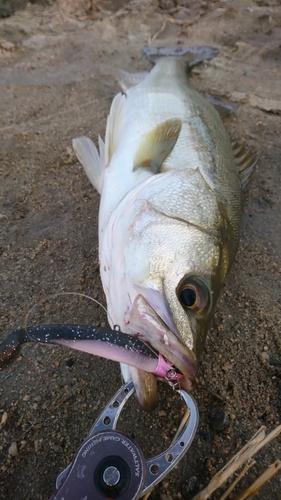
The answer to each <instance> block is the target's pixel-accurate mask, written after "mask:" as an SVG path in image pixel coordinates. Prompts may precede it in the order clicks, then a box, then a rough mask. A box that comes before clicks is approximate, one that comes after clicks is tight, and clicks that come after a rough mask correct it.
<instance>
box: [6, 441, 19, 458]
mask: <svg viewBox="0 0 281 500" xmlns="http://www.w3.org/2000/svg"><path fill="white" fill-rule="evenodd" d="M8 453H9V455H10V456H11V457H15V456H16V455H17V454H18V445H17V443H16V442H15V441H14V442H13V443H12V444H11V446H10V448H9V450H8Z"/></svg>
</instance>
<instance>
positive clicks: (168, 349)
mask: <svg viewBox="0 0 281 500" xmlns="http://www.w3.org/2000/svg"><path fill="white" fill-rule="evenodd" d="M138 288H140V287H138ZM153 292H154V293H156V294H159V296H158V299H159V297H161V300H162V301H163V295H162V294H160V292H157V291H153ZM144 293H145V292H144ZM144 293H139V294H138V295H137V296H136V297H135V300H134V302H133V304H132V307H131V309H130V325H129V329H130V332H128V333H134V334H138V335H140V336H141V337H142V339H143V340H144V341H145V342H147V343H149V344H150V345H151V346H152V347H153V348H154V349H156V350H157V351H158V352H159V353H160V354H161V355H162V356H163V357H164V358H165V360H166V361H168V362H169V363H170V364H171V366H172V367H173V368H174V369H175V370H174V371H175V373H176V377H175V379H176V381H177V382H179V386H180V388H182V389H184V390H186V391H191V390H192V389H193V388H194V387H195V385H196V382H197V379H196V373H197V360H196V356H195V354H194V352H193V351H192V350H191V349H190V348H189V347H187V346H186V345H185V344H184V343H183V341H182V339H181V336H180V334H179V332H178V330H177V328H176V326H175V323H174V321H173V319H172V316H171V313H170V314H167V309H168V308H169V306H168V304H165V303H164V302H163V304H164V307H163V310H164V313H163V314H161V310H160V308H159V307H155V304H152V302H153V300H150V297H149V294H146V297H144ZM158 303H159V300H158ZM164 318H165V319H164ZM167 318H169V319H168V320H167ZM167 323H169V324H167ZM166 375H167V376H166V377H165V376H164V377H163V376H162V377H163V378H166V379H167V380H168V379H169V376H168V373H167V374H166ZM137 396H138V395H137Z"/></svg>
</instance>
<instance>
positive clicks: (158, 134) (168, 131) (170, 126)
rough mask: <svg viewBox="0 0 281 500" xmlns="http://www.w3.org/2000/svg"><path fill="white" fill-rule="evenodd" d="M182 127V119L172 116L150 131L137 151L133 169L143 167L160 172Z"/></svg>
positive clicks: (156, 172) (155, 172)
mask: <svg viewBox="0 0 281 500" xmlns="http://www.w3.org/2000/svg"><path fill="white" fill-rule="evenodd" d="M181 127H182V121H181V120H179V119H178V118H171V119H169V120H166V121H164V122H162V123H160V124H159V125H157V126H156V127H155V128H154V129H153V130H151V131H150V132H148V133H147V134H146V135H145V136H144V137H143V139H142V141H141V143H140V146H139V148H138V150H137V152H136V156H135V159H134V167H133V170H136V169H137V168H140V167H142V168H148V169H150V170H151V171H152V172H153V173H154V174H158V173H159V172H160V169H161V166H162V165H163V163H164V161H165V160H166V158H167V157H168V156H169V154H170V153H171V152H172V150H173V149H174V147H175V144H176V142H177V140H178V137H179V134H180V131H181Z"/></svg>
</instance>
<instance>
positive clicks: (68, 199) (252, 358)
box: [0, 0, 281, 500]
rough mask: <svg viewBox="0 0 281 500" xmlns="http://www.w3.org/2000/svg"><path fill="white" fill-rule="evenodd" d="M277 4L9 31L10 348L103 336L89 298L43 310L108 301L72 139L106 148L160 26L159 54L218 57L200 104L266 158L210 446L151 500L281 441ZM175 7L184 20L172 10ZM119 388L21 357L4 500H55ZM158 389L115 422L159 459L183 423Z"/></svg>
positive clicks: (111, 378)
mask: <svg viewBox="0 0 281 500" xmlns="http://www.w3.org/2000/svg"><path fill="white" fill-rule="evenodd" d="M278 3H279V2H277V1H276V2H274V1H268V2H266V1H262V0H260V1H258V0H256V1H253V0H247V2H245V1H239V0H233V1H231V0H229V1H227V0H225V1H209V2H204V1H193V2H192V1H182V2H175V1H162V2H157V1H142V2H141V1H136V0H135V1H133V2H124V1H115V2H113V1H112V2H110V1H100V2H98V5H96V2H88V3H87V2H84V3H83V2H82V1H81V2H80V4H78V6H77V2H76V6H75V8H74V7H73V8H72V5H73V4H72V2H66V1H63V0H61V1H60V2H57V3H56V4H54V5H51V6H49V7H48V8H46V9H45V8H44V7H42V6H36V5H32V6H30V5H27V7H26V8H25V9H24V10H22V11H20V12H17V13H16V14H15V15H13V16H11V17H9V18H7V19H3V20H1V21H0V37H1V40H0V78H1V99H0V106H1V118H2V120H1V138H0V141H1V207H0V214H1V215H0V217H1V218H0V224H1V268H0V281H1V285H2V286H1V330H0V339H1V340H2V339H4V338H5V336H6V335H7V334H8V333H10V332H11V331H12V330H13V329H15V328H17V327H20V326H23V325H24V324H25V323H27V324H29V325H30V324H36V323H38V322H63V321H67V322H83V323H92V324H96V325H100V324H102V325H105V324H106V315H105V313H104V312H103V310H102V308H101V307H99V306H98V305H96V304H93V303H92V302H90V301H89V300H86V299H81V298H78V297H76V298H74V297H70V296H59V297H58V296H56V297H53V298H47V297H48V296H50V295H51V294H56V293H58V292H66V291H67V292H70V291H71V292H80V293H84V294H87V295H90V296H91V297H93V298H95V299H98V300H99V301H100V302H101V303H103V304H105V299H104V296H103V292H102V288H101V283H100V277H99V267H98V253H97V246H98V240H97V216H98V204H99V197H98V195H97V193H96V192H95V191H94V189H93V188H92V186H91V185H90V183H89V182H88V180H87V178H86V176H85V174H84V172H83V169H82V167H81V166H80V165H79V164H78V162H77V160H76V158H75V156H74V154H73V152H72V149H71V140H72V138H74V137H77V136H80V135H87V136H89V137H91V138H92V139H93V140H94V141H95V142H96V141H97V135H98V133H100V134H101V135H102V136H103V135H104V131H105V123H106V116H107V113H108V110H109V107H110V103H111V100H112V97H113V96H114V94H115V93H116V92H117V91H118V86H117V83H116V79H115V75H116V72H117V69H118V68H122V69H124V70H129V71H140V70H144V69H149V67H150V65H149V63H148V62H147V61H146V60H144V58H143V57H142V56H141V54H140V49H141V47H142V46H144V45H147V44H148V43H150V42H151V40H152V38H153V36H154V35H155V34H157V32H159V30H160V31H161V29H162V32H160V33H159V34H158V38H157V39H156V40H155V41H152V43H154V45H161V46H165V45H166V46H169V45H171V44H173V45H175V44H177V43H180V44H183V45H187V44H188V45H195V44H197V45H198V44H211V45H214V46H217V47H218V48H219V50H220V53H219V55H218V57H217V58H216V59H215V60H213V61H209V62H208V63H204V64H201V65H200V66H198V67H197V68H196V69H195V70H194V72H193V76H192V83H193V85H194V86H195V87H196V88H197V89H199V90H200V91H201V92H202V93H203V94H204V95H218V96H220V98H222V99H225V100H226V101H231V102H233V103H235V104H236V109H235V112H234V113H233V114H232V116H230V117H229V118H227V120H226V122H225V124H226V127H227V129H228V131H229V133H230V135H231V137H232V138H233V139H234V140H237V141H238V142H239V143H242V144H244V145H249V146H251V147H253V148H254V149H256V150H259V151H260V153H261V160H260V162H259V164H258V167H257V169H256V171H255V173H254V175H253V178H252V181H251V183H250V185H249V187H248V188H247V191H246V193H245V208H244V212H243V217H242V231H241V244H240V249H239V252H238V255H237V258H236V261H235V265H234V267H233V269H232V271H231V273H230V276H229V277H228V279H227V282H226V284H225V288H224V290H223V292H222V295H221V299H220V301H219V304H218V307H217V310H216V314H215V317H214V321H213V324H212V328H211V329H210V332H209V336H208V339H207V344H206V352H205V355H204V356H203V359H202V362H201V367H200V374H199V378H200V383H199V386H198V389H197V390H196V392H195V397H196V400H197V402H198V405H199V410H200V424H199V429H198V433H197V436H196V439H195V441H194V443H193V445H192V447H191V449H190V450H189V452H188V453H187V455H186V456H185V457H184V459H183V460H182V461H181V462H180V464H179V465H178V467H177V468H176V469H175V470H174V471H173V472H172V473H171V474H170V475H169V476H168V477H167V478H166V479H165V480H164V482H162V483H161V484H160V485H159V486H158V487H157V488H156V489H155V491H154V492H153V493H152V495H151V500H155V499H161V500H169V499H175V498H177V499H182V498H183V499H191V498H192V497H193V496H194V495H195V493H196V492H197V491H199V490H200V489H202V487H203V486H205V485H206V484H207V483H208V482H209V480H210V478H211V477H212V476H213V475H214V473H215V472H216V471H217V470H219V469H220V468H221V467H222V465H223V464H224V463H225V462H226V461H227V460H228V459H229V458H230V457H231V456H233V454H234V453H236V451H237V449H238V448H240V447H241V446H242V445H243V444H244V443H245V442H246V441H247V440H248V439H249V438H250V437H251V435H253V434H254V432H255V431H256V430H257V429H258V428H259V427H260V426H262V425H266V427H267V428H268V429H269V430H271V429H272V428H274V427H275V426H276V425H277V424H278V423H280V420H281V419H280V388H281V381H280V366H281V365H280V364H281V356H280V325H281V314H280V305H281V294H280V271H281V230H280V221H281V203H280V185H281V173H280V172H281V170H280V167H281V165H280V134H281V125H280V112H281V71H280V57H281V46H280V40H281V8H280V4H279V6H278ZM177 4H181V5H184V6H185V7H184V8H181V9H178V10H177V9H176V10H174V11H173V10H171V9H173V8H175V7H176V6H177ZM85 5H86V7H87V5H88V7H87V8H86V9H85ZM83 6H84V7H83ZM91 6H92V7H91ZM165 19H166V21H165ZM116 293H118V290H116ZM43 299H46V300H45V301H43V302H41V303H40V305H39V306H37V307H35V308H34V309H33V310H32V311H31V312H30V314H29V316H28V318H27V320H26V314H27V312H28V311H30V309H31V307H32V306H33V305H34V304H36V303H39V302H40V301H42V300H43ZM120 382H121V379H120V374H119V367H118V366H117V365H116V364H114V363H112V362H109V361H105V360H101V359H98V358H92V357H91V356H89V355H87V354H82V353H77V352H74V351H70V350H69V351H68V350H66V349H63V348H52V347H48V346H44V345H43V346H40V345H34V344H33V345H31V344H29V345H26V346H24V348H23V349H22V355H21V357H20V358H19V359H18V360H17V361H16V362H15V363H14V364H13V365H12V366H10V367H9V369H6V370H5V371H3V372H1V373H0V394H1V404H0V420H1V416H2V415H3V414H4V412H7V414H8V419H7V422H6V423H5V425H4V426H3V427H2V429H0V460H1V462H0V498H1V500H2V499H3V500H4V499H5V500H10V499H13V500H18V499H21V500H23V499H34V500H35V499H36V500H43V499H44V500H45V499H48V498H49V497H50V496H51V494H52V493H53V492H54V485H55V478H56V476H57V474H58V473H59V472H60V471H61V470H62V469H63V468H64V467H65V465H66V464H67V463H69V462H70V460H71V459H72V457H73V454H74V452H75V450H76V448H77V446H78V445H79V444H80V443H81V442H82V440H83V439H84V438H85V436H86V435H87V432H88V430H89V429H90V427H91V425H92V423H93V422H94V420H95V418H96V417H97V416H98V415H99V413H100V412H101V410H102V409H103V407H104V406H105V405H106V403H107V402H108V400H109V399H110V398H111V396H112V395H113V394H114V393H115V391H116V390H117V389H118V388H119V386H120ZM161 392H162V395H161V402H160V405H159V408H158V409H156V410H155V411H154V412H152V413H151V414H146V413H144V412H143V411H142V410H140V409H139V408H138V407H137V405H136V403H135V402H134V401H132V402H131V403H130V405H128V407H127V408H126V410H125V412H124V415H123V416H122V422H121V423H120V428H121V429H123V430H126V432H128V433H129V434H130V435H131V436H134V437H135V438H136V439H137V441H138V442H139V444H140V445H141V447H142V448H143V451H144V453H145V456H147V457H149V456H152V455H155V454H156V453H158V452H159V451H161V450H163V448H164V447H165V446H167V444H168V443H169V440H170V438H171V436H172V435H173V433H174V431H175V429H176V427H177V425H178V423H179V420H180V418H179V413H180V412H179V410H180V408H181V403H180V402H179V401H178V399H177V398H176V397H175V396H174V395H173V394H172V392H171V390H170V389H169V388H168V387H166V386H164V384H162V387H161ZM214 409H222V410H224V411H225V412H226V413H227V415H228V423H227V425H226V427H225V428H224V429H223V430H221V431H218V430H214V429H213V428H212V427H211V425H210V412H211V411H212V410H214ZM12 443H16V444H17V450H16V452H15V456H13V457H11V456H10V455H9V450H10V451H11V449H10V447H11V445H12ZM280 443H281V441H280V438H279V439H277V440H276V441H275V442H273V443H271V444H270V445H268V446H267V447H266V448H265V449H264V450H262V451H261V452H259V454H258V455H257V457H256V462H257V463H256V465H255V466H254V467H253V468H252V469H251V472H250V473H249V474H248V476H247V478H245V480H244V482H243V485H242V486H241V487H240V490H241V489H242V487H245V485H247V484H249V483H250V482H252V481H253V479H254V478H255V477H256V475H257V474H258V473H261V471H263V470H264V469H265V468H266V467H267V466H268V465H269V464H270V463H272V462H273V461H274V460H275V459H277V458H281V457H280ZM13 447H15V445H13ZM13 447H12V450H13ZM280 491H281V475H280V474H279V475H277V476H276V477H275V478H274V479H273V480H272V481H271V482H270V483H269V484H267V485H266V486H265V487H264V488H263V490H262V492H261V494H260V498H267V499H270V500H280V495H281V494H280ZM214 498H219V494H216V495H214ZM233 498H234V497H233Z"/></svg>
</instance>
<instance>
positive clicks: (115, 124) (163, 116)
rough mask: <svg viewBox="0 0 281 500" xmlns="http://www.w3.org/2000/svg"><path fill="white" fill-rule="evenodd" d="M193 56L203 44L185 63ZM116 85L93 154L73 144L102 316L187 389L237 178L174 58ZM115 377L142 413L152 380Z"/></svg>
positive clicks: (235, 231)
mask: <svg viewBox="0 0 281 500" xmlns="http://www.w3.org/2000/svg"><path fill="white" fill-rule="evenodd" d="M210 50H211V49H210ZM191 51H192V49H191ZM199 52H200V49H199ZM206 54H207V55H206ZM205 57H208V49H207V48H205V49H202V53H201V52H200V53H199V58H198V61H197V60H196V62H199V60H202V59H203V58H205ZM210 57H211V56H210ZM193 60H194V59H193ZM121 79H122V77H121ZM136 79H137V80H138V78H137V76H136V75H133V76H132V77H131V80H132V82H133V83H135V80H136ZM121 83H122V87H123V90H124V93H123V94H118V95H117V96H116V97H115V99H114V101H113V103H112V107H111V111H110V114H109V117H108V121H107V129H106V138H105V144H104V143H103V142H102V141H101V140H100V139H99V142H100V153H99V154H98V152H97V150H96V148H95V146H94V145H93V143H92V142H91V141H90V140H89V139H86V138H80V139H75V140H74V149H75V151H76V153H77V156H78V158H79V159H80V161H81V163H82V164H83V165H84V167H85V169H86V172H87V174H88V176H89V178H90V180H91V182H92V183H93V184H94V186H95V187H96V188H97V189H98V191H99V192H100V194H101V201H100V212H99V258H100V270H101V278H102V283H103V287H104V291H105V294H106V299H107V309H108V319H109V322H110V324H111V326H113V325H115V324H118V325H119V326H120V328H121V331H123V332H127V333H130V334H135V335H139V336H141V337H142V338H143V339H144V340H146V341H147V342H149V343H150V344H151V345H152V346H153V347H154V348H155V349H157V350H158V351H159V352H160V353H162V354H163V356H164V357H165V358H166V359H168V360H169V361H170V362H171V363H173V365H174V366H175V367H176V368H177V370H178V371H179V372H180V373H181V374H182V375H183V378H182V379H181V385H182V387H184V388H185V389H187V390H190V389H191V388H192V387H193V385H194V382H195V379H196V370H197V366H196V365H197V359H198V357H199V355H200V353H201V352H202V349H203V346H204V341H205V337H206V332H207V328H208V324H209V321H210V318H211V315H212V312H213V309H214V306H215V303H216V300H217V298H218V295H219V292H220V290H221V287H222V285H223V283H224V280H225V277H226V275H227V273H228V271H229V269H230V267H231V264H232V262H233V260H234V256H235V253H236V250H237V246H238V240H239V229H240V215H241V181H240V178H239V175H238V171H237V167H236V164H235V159H234V156H233V152H232V148H231V144H230V141H229V138H228V135H227V133H226V131H225V128H224V126H223V124H222V122H221V119H220V117H219V115H218V113H217V112H216V110H215V109H214V108H213V106H212V105H211V104H209V103H208V102H207V101H206V100H205V99H204V98H203V97H201V96H200V95H199V94H198V93H197V92H196V91H195V90H194V89H193V88H192V87H191V86H190V84H189V81H188V78H187V63H186V62H184V61H183V58H181V57H173V56H169V55H168V56H166V57H159V58H158V59H157V60H156V64H155V66H154V67H153V69H152V70H151V71H150V73H148V74H141V76H140V77H139V83H137V84H136V85H133V86H131V87H129V84H130V75H128V74H125V73H123V81H122V82H121ZM122 371H123V376H124V378H125V379H129V378H130V377H132V378H133V380H134V383H135V387H136V391H137V397H138V399H139V401H140V404H141V405H142V406H143V407H144V408H151V407H153V406H154V405H155V404H156V401H157V387H156V380H155V376H154V375H151V374H146V373H145V372H142V371H141V370H137V369H134V368H131V367H130V368H129V367H124V366H123V368H122Z"/></svg>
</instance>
